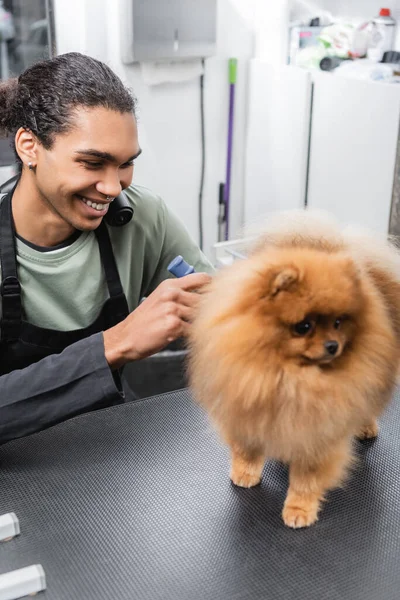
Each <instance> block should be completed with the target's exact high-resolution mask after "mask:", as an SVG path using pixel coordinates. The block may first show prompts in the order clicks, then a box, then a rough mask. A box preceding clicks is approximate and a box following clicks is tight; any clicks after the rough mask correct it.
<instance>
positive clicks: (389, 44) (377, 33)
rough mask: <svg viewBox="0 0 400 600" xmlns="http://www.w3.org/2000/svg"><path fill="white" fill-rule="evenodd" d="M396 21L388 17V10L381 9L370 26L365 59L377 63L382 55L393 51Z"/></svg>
mask: <svg viewBox="0 0 400 600" xmlns="http://www.w3.org/2000/svg"><path fill="white" fill-rule="evenodd" d="M395 29H396V21H395V19H393V17H391V16H390V9H389V8H381V10H380V12H379V15H378V16H377V17H375V18H374V19H373V20H372V22H371V24H370V35H369V44H368V50H367V57H368V58H369V59H371V60H374V61H376V62H379V61H381V60H382V57H383V54H384V53H385V52H387V51H388V50H392V49H393V44H394V35H395Z"/></svg>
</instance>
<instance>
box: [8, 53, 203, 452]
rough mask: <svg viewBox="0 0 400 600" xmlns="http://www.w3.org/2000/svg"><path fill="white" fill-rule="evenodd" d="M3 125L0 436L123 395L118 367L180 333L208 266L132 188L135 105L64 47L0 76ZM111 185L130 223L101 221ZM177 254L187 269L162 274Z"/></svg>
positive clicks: (109, 76) (148, 197)
mask: <svg viewBox="0 0 400 600" xmlns="http://www.w3.org/2000/svg"><path fill="white" fill-rule="evenodd" d="M0 129H1V130H2V131H3V132H5V133H7V134H8V135H11V136H12V137H13V139H14V140H15V152H16V157H17V161H18V163H19V165H20V176H19V178H18V181H17V183H16V186H15V188H14V189H13V191H11V192H10V193H8V194H7V195H5V196H3V197H2V198H1V204H0V256H1V281H2V296H1V301H2V302H1V308H0V315H1V321H0V335H1V338H0V443H1V442H5V441H7V440H9V439H12V438H15V437H20V436H23V435H26V434H28V433H31V432H33V431H38V430H40V429H44V428H45V427H48V426H50V425H52V424H54V423H57V422H59V421H62V420H64V419H67V418H69V417H71V416H73V415H76V414H79V413H82V412H86V411H89V410H94V409H96V408H100V407H104V406H109V405H112V404H116V403H119V402H122V401H123V393H122V391H121V385H120V380H119V374H118V369H119V368H120V367H122V366H123V365H124V364H126V363H127V362H129V361H132V360H139V359H141V358H144V357H146V356H149V355H151V354H153V353H155V352H157V351H159V350H160V349H161V348H163V347H164V346H166V345H167V344H168V343H170V342H171V341H173V340H175V339H177V338H178V337H181V336H182V335H185V333H186V332H187V330H188V327H190V321H191V318H192V316H193V311H194V310H195V307H196V303H197V299H198V294H195V293H193V292H194V291H197V290H199V289H201V288H202V287H203V286H204V285H205V284H207V283H208V282H209V280H210V275H208V274H207V272H208V273H212V271H213V269H212V266H211V265H210V263H209V262H208V261H207V259H206V258H205V256H204V255H203V254H202V253H201V251H200V250H199V248H198V247H197V246H196V244H195V243H194V242H193V240H192V239H191V238H190V237H189V235H188V233H187V232H186V229H185V228H184V227H183V225H182V224H181V223H180V222H179V220H178V219H177V218H176V217H175V216H174V215H173V214H172V213H171V212H170V211H169V210H168V208H167V206H166V205H165V204H164V202H163V201H162V200H161V199H160V198H159V197H157V196H155V195H154V194H152V193H151V192H150V191H149V190H147V189H145V188H142V187H140V186H136V185H132V177H133V170H134V160H135V159H136V158H137V157H138V156H139V154H140V153H141V149H140V146H139V141H138V133H137V125H136V117H135V100H134V98H133V97H132V96H131V94H130V92H129V91H128V90H127V89H126V88H125V87H124V85H123V84H122V82H121V81H120V80H119V79H118V77H117V76H116V75H115V74H114V73H113V72H112V71H111V70H110V69H109V68H108V67H107V66H106V65H104V64H103V63H101V62H99V61H97V60H95V59H92V58H90V57H87V56H84V55H81V54H77V53H70V54H65V55H61V56H58V57H56V58H54V59H52V60H49V61H44V62H42V63H38V64H36V65H34V66H33V67H31V68H29V69H28V70H27V71H25V72H24V73H23V74H22V75H21V76H20V77H19V78H18V80H10V81H7V82H4V83H2V84H0ZM122 190H125V192H124V193H125V194H126V198H127V201H128V202H129V203H130V205H131V207H132V209H133V211H134V215H133V218H132V220H131V221H130V222H129V223H127V224H126V225H124V226H123V227H118V228H113V227H109V226H107V225H106V223H105V222H104V221H103V219H104V217H105V216H106V215H107V212H108V210H109V207H110V204H111V202H113V200H114V199H115V198H116V197H117V196H118V195H119V194H120V193H121V191H122ZM178 254H181V255H183V256H184V257H185V259H186V260H188V261H189V262H190V263H191V264H193V265H194V266H195V269H196V271H198V273H196V274H192V275H188V276H187V277H183V278H182V279H169V274H168V271H167V265H168V263H169V262H170V261H171V260H172V259H173V258H175V256H176V255H178ZM143 297H146V300H145V301H144V302H140V301H141V299H142V298H143Z"/></svg>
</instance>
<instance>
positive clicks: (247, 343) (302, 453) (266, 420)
mask: <svg viewBox="0 0 400 600" xmlns="http://www.w3.org/2000/svg"><path fill="white" fill-rule="evenodd" d="M189 342H190V352H189V377H190V383H191V387H192V389H193V391H194V394H195V396H196V398H197V399H198V401H199V402H200V403H201V404H202V405H203V406H204V407H205V408H206V410H207V411H208V413H209V415H210V417H211V419H212V421H213V422H214V424H215V425H216V427H217V429H218V431H219V432H220V435H221V436H222V438H223V440H224V441H225V442H226V444H228V446H229V448H230V451H231V472H230V477H231V480H232V482H233V483H234V484H235V485H238V486H241V487H252V486H254V485H257V484H258V483H259V482H260V478H261V473H262V469H263V466H264V463H265V460H266V459H268V458H274V459H277V460H279V461H282V462H284V463H286V464H287V465H288V466H289V489H288V493H287V497H286V500H285V503H284V507H283V513H282V516H283V520H284V522H285V524H286V525H288V526H289V527H294V528H297V527H305V526H308V525H311V524H312V523H314V522H315V521H316V520H317V518H318V513H319V510H320V507H321V502H322V501H323V499H324V497H325V495H326V493H327V491H328V490H330V489H332V488H334V487H337V486H340V485H341V484H342V483H343V481H344V479H345V476H346V474H347V472H348V470H349V467H350V466H351V464H352V461H353V452H352V445H353V439H354V437H355V436H356V437H359V438H371V437H375V436H376V435H377V432H378V426H377V421H376V419H377V418H378V417H379V415H380V413H381V412H382V410H383V409H384V408H385V406H386V404H387V403H388V402H389V400H390V398H391V395H392V393H393V389H394V386H395V384H396V374H397V368H398V358H399V350H400V348H399V342H400V259H399V254H398V252H397V250H396V249H395V248H394V247H393V246H391V245H390V244H389V243H388V242H386V241H385V240H384V241H381V240H378V239H376V238H375V237H373V236H372V237H371V236H370V235H367V234H360V233H357V232H354V231H350V230H341V229H340V227H339V226H338V225H337V224H336V223H335V222H333V221H331V220H330V219H329V218H328V217H326V216H323V215H317V214H312V213H309V212H308V211H304V212H301V213H289V214H284V215H281V216H279V218H278V219H276V218H275V220H273V221H272V222H271V225H270V227H269V228H268V230H266V231H265V232H264V233H263V234H262V235H261V236H260V237H258V238H257V240H256V242H255V243H254V245H253V247H252V249H251V251H250V254H249V255H248V258H247V259H246V260H243V261H237V262H235V263H234V264H233V265H232V266H230V267H227V268H224V269H223V270H221V271H220V272H219V273H218V274H217V275H216V276H215V278H214V279H213V282H212V283H211V285H210V287H209V289H208V292H206V293H205V294H204V295H203V296H202V299H201V302H200V307H199V312H198V314H197V317H196V319H195V321H194V323H193V325H192V327H191V334H190V340H189Z"/></svg>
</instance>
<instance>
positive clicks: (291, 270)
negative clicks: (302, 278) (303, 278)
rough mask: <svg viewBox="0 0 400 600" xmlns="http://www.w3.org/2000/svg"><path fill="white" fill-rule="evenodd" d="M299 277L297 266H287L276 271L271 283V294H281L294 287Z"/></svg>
mask: <svg viewBox="0 0 400 600" xmlns="http://www.w3.org/2000/svg"><path fill="white" fill-rule="evenodd" d="M298 279H299V272H298V270H297V269H296V268H295V267H286V268H284V269H282V271H279V273H274V275H273V277H272V279H271V283H270V295H271V296H272V297H274V296H276V295H277V294H279V292H282V291H286V290H289V289H290V288H292V287H293V286H294V285H295V284H296V283H297V281H298Z"/></svg>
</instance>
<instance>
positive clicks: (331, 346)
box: [325, 340, 339, 356]
mask: <svg viewBox="0 0 400 600" xmlns="http://www.w3.org/2000/svg"><path fill="white" fill-rule="evenodd" d="M338 348H339V344H338V343H337V342H335V340H330V341H329V342H325V350H326V351H327V352H329V354H332V356H334V355H335V354H336V352H337V351H338Z"/></svg>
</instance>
